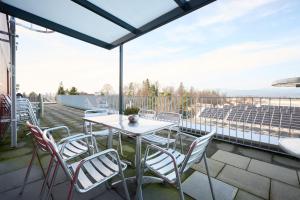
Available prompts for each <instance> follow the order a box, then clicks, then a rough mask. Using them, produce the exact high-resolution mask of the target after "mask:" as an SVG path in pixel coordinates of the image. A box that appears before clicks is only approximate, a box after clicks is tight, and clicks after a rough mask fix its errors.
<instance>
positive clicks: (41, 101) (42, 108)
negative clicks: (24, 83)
mask: <svg viewBox="0 0 300 200" xmlns="http://www.w3.org/2000/svg"><path fill="white" fill-rule="evenodd" d="M39 102H40V103H39V104H40V105H39V107H40V117H41V118H43V117H44V99H43V95H41V94H39Z"/></svg>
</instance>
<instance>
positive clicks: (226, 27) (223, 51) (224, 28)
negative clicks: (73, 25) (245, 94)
mask: <svg viewBox="0 0 300 200" xmlns="http://www.w3.org/2000/svg"><path fill="white" fill-rule="evenodd" d="M299 10H300V1H299V0H286V1H282V0H251V1H249V0H218V1H216V2H213V3H211V4H209V5H207V6H205V7H203V8H201V9H198V10H197V11H195V12H192V13H190V14H188V15H186V16H184V17H182V18H180V19H177V20H175V21H173V22H171V23H169V24H167V25H165V26H163V27H160V28H158V29H156V30H154V31H152V32H150V33H147V34H145V35H143V36H141V37H139V38H137V39H135V40H132V41H130V42H128V43H126V44H125V45H124V84H128V83H129V82H138V83H141V82H142V81H143V80H145V79H146V78H149V79H150V80H151V81H153V82H154V81H158V82H159V83H160V87H165V86H174V87H175V88H177V87H178V86H179V84H180V82H183V83H184V86H185V87H186V88H189V87H191V86H193V87H194V88H196V89H200V90H202V89H220V88H221V89H233V90H237V89H238V90H253V89H261V88H270V87H271V83H272V82H273V81H275V80H277V79H282V78H287V77H295V76H300V12H299ZM19 22H20V23H24V22H22V21H20V20H19ZM17 34H18V35H19V38H18V40H17V42H18V45H17V65H16V66H17V72H16V73H17V74H16V75H17V83H18V84H20V91H21V92H26V93H29V92H31V91H35V92H38V93H55V92H56V91H57V88H58V86H59V83H60V82H63V85H64V86H65V88H70V87H72V86H75V87H77V88H78V90H79V91H84V92H88V93H94V92H98V91H100V89H101V88H102V86H103V85H104V84H111V85H112V86H113V87H114V90H115V91H116V92H117V88H118V80H119V79H118V73H119V71H118V69H119V65H118V60H119V57H118V55H119V54H118V48H115V49H113V50H106V49H102V48H100V47H97V46H94V45H91V44H88V43H85V42H82V41H79V40H77V39H74V38H71V37H68V36H64V35H62V34H59V33H51V34H42V33H36V32H33V31H29V30H26V29H24V28H22V27H17Z"/></svg>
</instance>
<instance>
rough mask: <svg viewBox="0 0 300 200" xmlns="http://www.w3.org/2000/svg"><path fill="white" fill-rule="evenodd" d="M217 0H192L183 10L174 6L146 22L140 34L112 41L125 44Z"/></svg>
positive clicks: (115, 43) (130, 34)
mask: <svg viewBox="0 0 300 200" xmlns="http://www.w3.org/2000/svg"><path fill="white" fill-rule="evenodd" d="M214 1H216V0H190V1H189V3H188V4H189V8H188V9H187V10H183V9H182V8H180V7H177V8H174V9H173V10H171V11H169V12H167V13H166V14H164V15H161V16H160V17H158V18H156V19H154V20H152V21H150V22H149V23H147V24H145V25H144V26H142V27H140V28H139V30H141V33H140V34H136V35H135V34H132V33H129V34H127V35H125V36H124V37H122V38H120V39H118V40H115V41H114V42H112V43H111V44H112V45H113V48H114V47H117V46H119V45H120V44H124V43H126V42H128V41H130V40H133V39H135V38H137V37H140V36H141V35H143V34H145V33H148V32H150V31H152V30H154V29H156V28H159V27H161V26H163V25H165V24H167V23H169V22H171V21H173V20H175V19H177V18H180V17H182V16H184V15H187V14H188V13H191V12H193V11H195V10H197V9H199V8H201V7H203V6H206V5H208V4H210V3H212V2H214Z"/></svg>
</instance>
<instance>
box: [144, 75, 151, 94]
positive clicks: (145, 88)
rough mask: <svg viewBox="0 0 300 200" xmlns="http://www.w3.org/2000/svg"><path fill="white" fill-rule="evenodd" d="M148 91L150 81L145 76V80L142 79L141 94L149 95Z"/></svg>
mask: <svg viewBox="0 0 300 200" xmlns="http://www.w3.org/2000/svg"><path fill="white" fill-rule="evenodd" d="M149 91H150V81H149V79H148V78H147V79H146V80H145V81H143V86H142V96H149Z"/></svg>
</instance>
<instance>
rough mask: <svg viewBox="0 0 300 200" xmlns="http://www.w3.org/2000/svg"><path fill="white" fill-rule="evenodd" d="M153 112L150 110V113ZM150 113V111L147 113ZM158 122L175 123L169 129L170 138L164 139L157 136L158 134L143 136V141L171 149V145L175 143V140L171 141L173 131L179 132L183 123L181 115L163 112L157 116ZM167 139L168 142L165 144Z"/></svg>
mask: <svg viewBox="0 0 300 200" xmlns="http://www.w3.org/2000/svg"><path fill="white" fill-rule="evenodd" d="M150 111H151V110H149V112H150ZM147 112H148V111H147ZM155 119H156V120H160V121H168V122H173V123H175V125H173V126H171V127H169V130H168V131H169V132H168V137H167V138H165V137H162V136H158V135H156V133H153V134H149V135H146V136H143V141H144V142H146V143H148V144H156V145H159V146H167V148H169V146H170V144H171V143H174V142H175V139H171V133H172V132H173V131H175V132H177V133H178V132H179V124H180V121H181V114H179V113H175V112H161V113H158V114H157V115H156V118H155ZM166 139H167V142H164V141H165V140H166Z"/></svg>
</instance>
